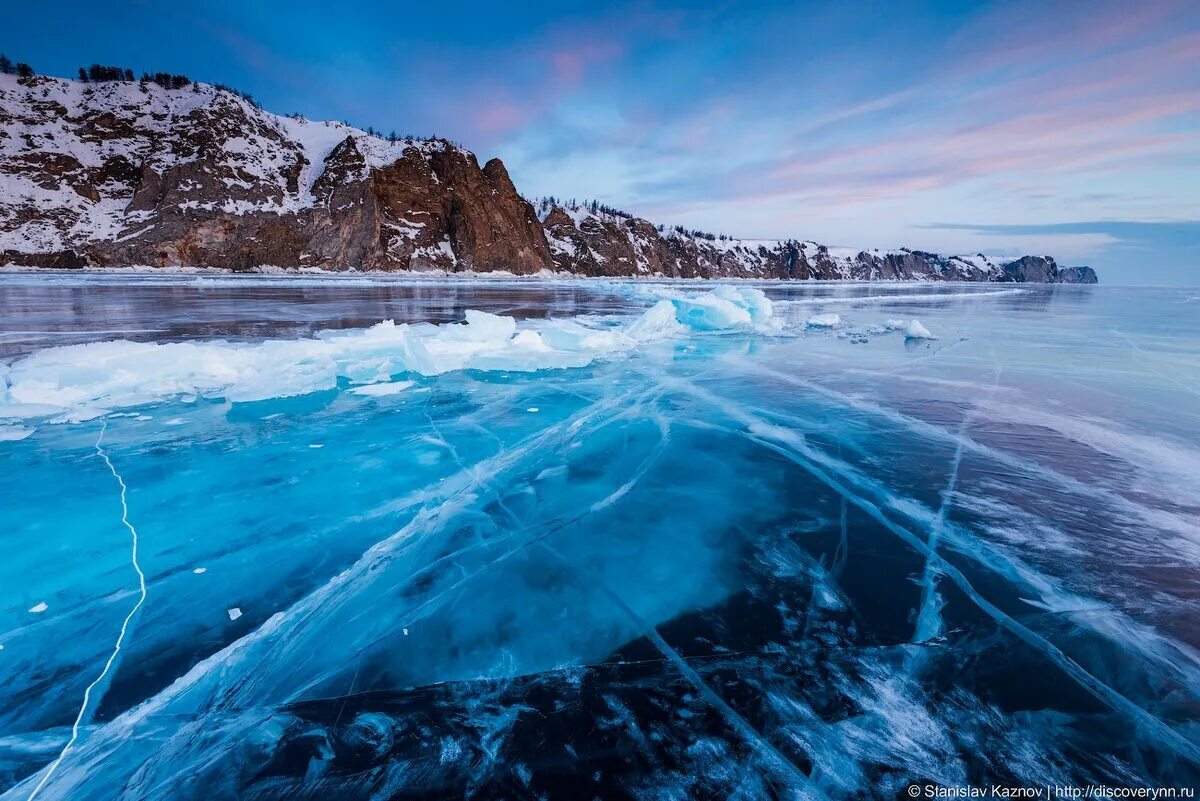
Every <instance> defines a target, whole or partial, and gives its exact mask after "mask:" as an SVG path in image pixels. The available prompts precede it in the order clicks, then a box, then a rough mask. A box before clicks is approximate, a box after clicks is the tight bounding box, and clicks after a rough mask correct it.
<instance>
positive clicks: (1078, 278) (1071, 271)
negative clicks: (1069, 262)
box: [1058, 267, 1098, 284]
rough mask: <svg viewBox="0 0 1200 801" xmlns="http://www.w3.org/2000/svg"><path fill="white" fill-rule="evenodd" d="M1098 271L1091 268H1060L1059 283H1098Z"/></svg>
mask: <svg viewBox="0 0 1200 801" xmlns="http://www.w3.org/2000/svg"><path fill="white" fill-rule="evenodd" d="M1097 280H1098V279H1097V278H1096V271H1095V270H1093V269H1092V268H1091V267H1059V268H1058V282H1059V283H1060V284H1094V283H1097Z"/></svg>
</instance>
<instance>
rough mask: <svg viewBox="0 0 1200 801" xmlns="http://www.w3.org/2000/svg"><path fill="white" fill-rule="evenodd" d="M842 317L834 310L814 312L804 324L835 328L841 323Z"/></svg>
mask: <svg viewBox="0 0 1200 801" xmlns="http://www.w3.org/2000/svg"><path fill="white" fill-rule="evenodd" d="M841 322H842V318H841V316H840V315H838V314H835V313H833V312H827V313H826V314H814V315H813V316H811V317H809V318H808V319H807V320H805V321H804V324H805V325H806V326H808V327H809V328H833V327H834V326H836V325H841Z"/></svg>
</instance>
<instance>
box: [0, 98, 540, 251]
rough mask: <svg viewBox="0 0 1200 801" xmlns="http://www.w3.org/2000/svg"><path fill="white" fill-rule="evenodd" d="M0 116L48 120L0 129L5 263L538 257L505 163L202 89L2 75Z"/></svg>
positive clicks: (535, 235)
mask: <svg viewBox="0 0 1200 801" xmlns="http://www.w3.org/2000/svg"><path fill="white" fill-rule="evenodd" d="M68 109H74V111H71V112H69V111H68ZM3 123H15V124H14V125H9V126H6V128H7V129H8V130H14V129H22V128H24V129H28V130H30V131H36V130H40V129H44V128H45V127H46V126H47V125H48V124H51V123H53V124H55V125H57V126H59V130H57V131H55V133H54V135H53V136H42V135H38V136H35V135H33V134H30V135H28V136H24V137H11V136H2V135H0V254H2V255H3V259H4V261H5V262H9V263H16V264H26V265H31V266H64V267H78V266H83V265H90V266H109V265H126V264H142V265H154V266H169V265H182V266H208V267H226V268H231V269H235V270H246V269H253V268H256V267H259V266H262V265H277V266H285V267H319V268H323V269H329V270H348V269H358V270H421V269H444V270H481V271H488V270H509V271H511V272H515V273H521V274H530V273H535V272H537V271H539V270H542V269H545V268H548V267H550V266H552V264H553V262H552V260H551V257H550V251H549V247H548V245H547V243H546V237H545V234H544V233H543V231H542V228H541V225H540V223H539V222H538V219H537V216H536V215H535V214H534V211H533V208H532V206H530V205H529V204H528V203H527V202H526V201H525V200H523V199H522V198H521V197H520V195H519V194H518V193H517V190H516V188H515V187H514V186H513V184H512V181H511V180H510V179H509V177H508V173H507V171H506V170H505V169H504V165H503V164H502V163H501V162H500V161H499V160H492V161H491V162H488V164H487V166H486V167H484V168H483V169H480V167H479V164H478V162H477V161H476V160H475V156H474V155H472V154H471V153H468V152H467V151H465V150H462V149H461V148H458V147H456V146H454V145H452V144H450V143H449V142H446V141H443V140H409V141H398V142H389V141H386V140H383V139H381V138H379V137H375V136H369V135H367V134H365V133H363V132H362V131H358V130H355V129H352V128H349V127H347V126H344V125H339V124H331V123H312V122H308V121H307V120H293V119H287V118H280V117H276V116H275V115H272V114H268V113H266V112H264V111H262V110H260V109H258V108H256V107H254V106H251V105H250V104H248V103H247V102H245V101H244V100H242V99H241V98H238V97H236V96H234V95H232V94H230V93H228V92H223V91H218V90H216V89H214V88H212V87H208V86H198V87H196V88H195V89H184V90H164V89H162V88H160V87H157V86H150V87H146V88H142V87H139V85H138V84H135V83H126V82H119V81H114V82H108V83H101V84H88V85H84V84H78V83H75V82H73V81H62V80H56V79H53V78H37V79H33V80H31V81H23V82H17V81H15V80H12V79H9V78H7V77H6V76H0V124H3ZM5 133H7V131H5ZM78 153H83V154H85V155H84V156H83V161H82V162H81V161H80V158H79V157H77V156H76V155H73V154H78ZM85 165H98V166H85ZM47 193H52V200H53V202H50V203H47V202H46V201H45V195H46V194H47Z"/></svg>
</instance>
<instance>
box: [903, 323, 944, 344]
mask: <svg viewBox="0 0 1200 801" xmlns="http://www.w3.org/2000/svg"><path fill="white" fill-rule="evenodd" d="M904 338H905V339H937V337H935V336H934V335H933V334H931V333H929V329H928V328H926V327H925V326H923V325H921V321H920V320H909V321H908V326H906V327H905V329H904Z"/></svg>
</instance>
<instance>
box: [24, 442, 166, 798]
mask: <svg viewBox="0 0 1200 801" xmlns="http://www.w3.org/2000/svg"><path fill="white" fill-rule="evenodd" d="M107 430H108V423H107V422H102V423H101V424H100V436H98V437H97V438H96V454H97V455H98V456H99V457H100V458H101V459H103V460H104V464H106V465H108V471H109V472H110V473H112V475H113V478H115V479H116V480H117V484H118V486H120V488H121V523H122V524H123V525H124V526H125V528H127V529H129V536H130V538H131V549H130V563H131V564H132V565H133V569H134V571H135V572H136V573H137V577H138V599H137V603H135V604H134V605H133V608H132V609H130V610H129V613H128V614H127V615H125V619H124V620H123V621H121V631H120V633H119V634H117V641H116V642H115V643H114V644H113V649H112V653H111V654H109V656H108V661H106V662H105V663H104V669H103V670H101V671H100V675H99V676H97V677H96V678H95V679H94V680H93V681H92V683H91V684H89V685H88V686H87V689H85V690H84V691H83V703H82V704H81V705H80V707H79V713H78V714H77V715H76V716H75V722H74V723H72V724H71V739H69V740H67V744H66V745H65V746H63V750H62V751H60V752H59V754H58V756H57V757H55V759H54V761H53V762H51V763H50V765H49V767H48V768H47V769H46V772H45V773H43V774H42V778H41V779H40V780H39V781H38V783H37V786H36V787H34V788H33V792H31V793H30V794H29V801H33V799H34V798H36V797H37V794H38V793H40V792H41V791H42V788H43V787H45V786H46V782H48V781H50V777H51V776H53V775H54V772H55V771H56V770H57V769H58V766H59V764H60V763H61V762H62V761H63V758H64V757H66V755H67V752H69V751H70V750H71V747H72V746H74V745H75V741H76V740H77V739H78V738H79V725H80V724H81V723H82V722H83V716H84V715H85V714H87V709H88V706H89V705H90V703H91V700H92V690H94V689H96V687H97V686H99V684H100V682H102V681H104V679H105V677H106V676H108V673H109V671H110V670H112V666H113V665H114V664H115V663H116V661H117V656H118V655H119V654H120V653H121V645H122V644H123V643H124V642H125V635H126V633H127V632H128V631H129V623H130V621H132V620H133V616H134V615H136V614H137V612H138V610H139V609H141V608H142V604H144V603H145V602H146V574H145V573H143V572H142V566H141V564H139V563H138V533H137V529H136V528H134V527H133V524H132V523H130V522H129V503H128V501H127V498H126V495H127V492H128V487H126V486H125V479H123V478H122V477H121V474H120V473H118V472H117V468H116V467H115V466H113V463H112V460H111V459H109V458H108V453H107V452H106V451H105V450H104V447H103V446H102V443H103V441H104V432H105V431H107Z"/></svg>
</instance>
